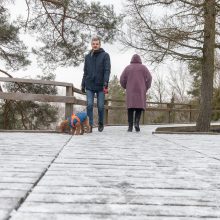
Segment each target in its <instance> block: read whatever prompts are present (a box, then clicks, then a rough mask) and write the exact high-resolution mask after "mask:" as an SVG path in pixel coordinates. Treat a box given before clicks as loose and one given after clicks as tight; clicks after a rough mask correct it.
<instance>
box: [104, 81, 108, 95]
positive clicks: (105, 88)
mask: <svg viewBox="0 0 220 220" xmlns="http://www.w3.org/2000/svg"><path fill="white" fill-rule="evenodd" d="M103 92H104V94H108V83H107V82H105V83H104V88H103Z"/></svg>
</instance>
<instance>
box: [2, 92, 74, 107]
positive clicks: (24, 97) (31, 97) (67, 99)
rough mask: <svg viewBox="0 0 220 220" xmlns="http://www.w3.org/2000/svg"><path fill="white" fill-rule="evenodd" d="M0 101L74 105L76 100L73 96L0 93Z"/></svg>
mask: <svg viewBox="0 0 220 220" xmlns="http://www.w3.org/2000/svg"><path fill="white" fill-rule="evenodd" d="M0 99H7V100H19V101H39V102H63V103H73V104H74V103H75V101H76V98H75V97H73V96H54V95H43V94H27V93H21V92H16V93H7V92H0Z"/></svg>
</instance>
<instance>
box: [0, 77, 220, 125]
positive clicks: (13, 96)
mask: <svg viewBox="0 0 220 220" xmlns="http://www.w3.org/2000/svg"><path fill="white" fill-rule="evenodd" d="M0 82H13V83H18V84H20V85H22V83H25V84H40V85H52V86H60V87H65V88H66V94H65V95H63V96H61V95H45V94H30V93H21V92H12V93H9V92H0V99H5V100H18V101H39V102H59V103H65V117H67V116H69V115H71V113H72V111H73V106H74V105H81V106H86V100H82V99H79V98H76V97H75V93H76V94H80V95H85V94H83V93H82V92H81V90H80V89H77V88H75V87H74V86H73V84H71V83H65V82H56V81H46V80H33V79H21V78H5V77H0ZM113 102H114V103H120V104H118V105H117V104H116V105H113V104H112V103H113ZM147 105H148V108H147V109H146V112H166V113H167V115H168V122H169V123H171V122H172V120H171V119H172V117H171V116H172V113H174V112H185V113H187V114H188V115H189V122H192V113H195V112H198V109H197V108H196V106H195V105H191V104H183V103H168V102H167V103H160V102H147ZM94 106H95V107H96V104H95V105H94ZM110 110H114V111H115V110H126V107H125V100H112V99H108V98H107V99H106V100H105V123H106V124H108V123H109V111H110ZM215 111H218V112H220V110H215ZM146 112H145V113H144V114H143V116H142V123H143V124H145V114H146Z"/></svg>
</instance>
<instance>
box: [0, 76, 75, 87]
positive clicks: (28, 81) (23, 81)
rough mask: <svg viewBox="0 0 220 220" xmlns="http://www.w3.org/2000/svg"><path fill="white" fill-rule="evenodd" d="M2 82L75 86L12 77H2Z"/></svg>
mask: <svg viewBox="0 0 220 220" xmlns="http://www.w3.org/2000/svg"><path fill="white" fill-rule="evenodd" d="M0 82H14V83H28V84H43V85H53V86H73V84H72V83H66V82H57V81H49V80H37V79H23V78H10V77H0Z"/></svg>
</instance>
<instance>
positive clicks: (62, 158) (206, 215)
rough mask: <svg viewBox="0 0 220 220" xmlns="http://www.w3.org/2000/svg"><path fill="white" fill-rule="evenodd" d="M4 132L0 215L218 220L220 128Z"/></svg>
mask: <svg viewBox="0 0 220 220" xmlns="http://www.w3.org/2000/svg"><path fill="white" fill-rule="evenodd" d="M154 129H155V126H144V127H142V130H141V132H140V133H135V132H133V133H128V132H126V127H123V126H122V127H107V128H105V129H104V131H103V132H102V133H99V132H98V131H96V129H95V130H94V132H93V133H92V134H86V135H83V136H74V137H71V136H69V135H63V134H31V133H0V175H1V178H0V219H1V220H6V219H12V220H43V219H44V220H55V219H56V220H97V219H98V220H105V219H106V220H145V219H146V220H149V219H150V220H151V219H152V220H168V219H169V220H196V219H202V220H204V219H206V220H207V219H210V220H211V219H220V135H216V136H215V135H162V134H157V135H152V133H151V132H152V131H153V130H154Z"/></svg>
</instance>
